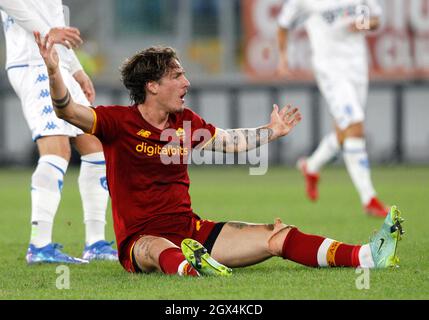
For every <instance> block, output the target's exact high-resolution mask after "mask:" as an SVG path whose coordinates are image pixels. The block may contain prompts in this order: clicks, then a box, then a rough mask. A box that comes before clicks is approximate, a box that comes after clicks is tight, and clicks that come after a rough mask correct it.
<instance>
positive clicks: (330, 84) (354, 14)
mask: <svg viewBox="0 0 429 320" xmlns="http://www.w3.org/2000/svg"><path fill="white" fill-rule="evenodd" d="M362 12H364V13H368V12H369V16H359V17H358V15H361V14H362ZM381 14H382V10H381V7H380V6H379V5H378V3H377V1H376V0H324V1H313V0H290V1H285V3H284V4H283V7H282V9H281V12H280V14H279V17H278V25H279V28H278V46H279V50H280V62H279V72H280V74H281V75H288V74H289V73H290V71H289V69H288V68H289V65H288V57H287V48H288V45H287V42H288V32H289V30H291V29H293V28H294V27H295V26H296V25H297V24H298V23H300V22H303V23H304V25H305V29H306V31H307V34H308V37H309V40H310V44H311V49H312V64H313V70H314V75H315V77H316V80H317V84H318V87H319V90H320V91H321V92H322V95H323V96H324V98H325V99H326V101H327V103H328V105H329V109H330V113H331V114H332V116H333V117H334V120H335V131H333V132H331V133H329V134H327V135H326V136H325V137H324V138H323V139H322V141H321V142H320V144H319V146H318V147H317V149H316V150H315V151H314V153H313V154H312V155H311V156H310V157H309V158H301V159H300V160H299V161H298V163H297V166H298V168H299V169H300V170H301V172H302V174H303V175H304V177H305V180H306V191H307V196H308V197H309V198H310V200H312V201H316V200H317V198H318V196H319V194H318V186H317V184H318V181H319V170H320V169H321V168H322V166H323V165H324V164H326V163H327V162H328V161H330V160H331V159H332V158H333V157H334V156H335V155H336V154H337V153H338V152H339V151H340V149H341V150H342V154H343V158H344V162H345V164H346V167H347V170H348V173H349V175H350V177H351V179H352V181H353V184H354V186H355V188H356V189H357V191H358V193H359V196H360V200H361V202H362V205H363V207H364V210H365V212H366V213H367V214H369V215H373V216H380V217H384V216H386V215H387V213H388V209H387V208H386V207H385V205H384V204H383V203H381V202H380V201H379V200H378V198H377V196H376V192H375V189H374V187H373V184H372V181H371V174H370V167H369V162H368V155H367V151H366V145H365V133H364V131H365V130H364V120H365V104H366V99H367V93H368V62H367V50H366V40H365V32H366V31H368V30H375V29H377V28H378V26H379V24H380V16H381Z"/></svg>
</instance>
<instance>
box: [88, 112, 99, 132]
mask: <svg viewBox="0 0 429 320" xmlns="http://www.w3.org/2000/svg"><path fill="white" fill-rule="evenodd" d="M91 111H92V114H93V115H94V123H93V124H92V128H91V131H90V132H89V133H90V134H94V133H95V129H97V112H95V110H94V109H93V108H91Z"/></svg>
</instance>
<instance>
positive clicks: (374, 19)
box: [349, 16, 380, 32]
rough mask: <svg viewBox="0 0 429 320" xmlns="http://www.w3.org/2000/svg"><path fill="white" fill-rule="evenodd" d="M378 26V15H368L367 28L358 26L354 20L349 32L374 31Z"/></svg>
mask: <svg viewBox="0 0 429 320" xmlns="http://www.w3.org/2000/svg"><path fill="white" fill-rule="evenodd" d="M379 27H380V17H378V16H375V17H370V18H369V23H368V28H367V29H365V28H362V27H359V24H358V23H356V22H353V23H352V24H351V25H350V27H349V30H350V31H351V32H362V31H375V30H377V29H378V28H379Z"/></svg>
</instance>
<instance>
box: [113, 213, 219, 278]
mask: <svg viewBox="0 0 429 320" xmlns="http://www.w3.org/2000/svg"><path fill="white" fill-rule="evenodd" d="M224 224H225V223H224V222H214V221H211V220H203V219H200V218H199V217H198V216H196V215H195V216H194V217H190V216H185V215H184V216H181V215H172V216H169V218H168V219H165V218H164V217H163V218H162V219H160V221H159V220H157V221H156V222H152V223H149V224H148V225H147V226H145V227H144V228H143V229H142V230H141V232H138V233H137V234H136V235H134V236H133V237H132V238H131V240H129V241H128V243H127V244H126V246H125V248H124V251H123V252H120V253H119V260H120V262H121V264H122V266H123V267H124V269H125V270H127V271H128V272H141V270H140V269H139V267H138V266H137V263H136V262H135V260H134V254H133V249H134V245H135V244H136V242H137V240H138V239H140V238H141V237H142V236H146V235H150V236H157V237H162V238H165V239H168V240H170V241H171V242H173V243H174V244H175V245H176V246H178V247H179V248H180V244H181V243H182V240H183V239H186V238H191V239H194V240H197V241H198V242H200V243H201V244H203V245H204V247H205V248H206V249H207V251H208V252H211V250H212V248H213V245H214V243H215V241H216V239H217V236H218V235H219V233H220V231H221V230H222V227H223V226H224Z"/></svg>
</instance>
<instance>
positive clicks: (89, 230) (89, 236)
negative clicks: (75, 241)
mask: <svg viewBox="0 0 429 320" xmlns="http://www.w3.org/2000/svg"><path fill="white" fill-rule="evenodd" d="M105 225H106V223H105V222H104V221H98V220H85V235H86V237H85V243H86V244H87V245H88V246H90V245H91V244H94V243H96V242H97V241H100V240H104V239H105V237H104V227H105Z"/></svg>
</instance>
